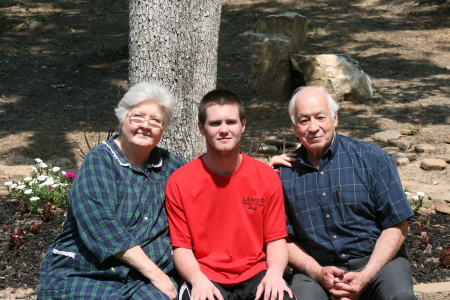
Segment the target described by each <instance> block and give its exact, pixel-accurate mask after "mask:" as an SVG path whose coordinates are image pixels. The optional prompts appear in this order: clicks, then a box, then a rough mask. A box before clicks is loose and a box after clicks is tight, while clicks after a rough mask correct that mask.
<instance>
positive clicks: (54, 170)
mask: <svg viewBox="0 0 450 300" xmlns="http://www.w3.org/2000/svg"><path fill="white" fill-rule="evenodd" d="M51 170H52V171H53V172H58V171H59V170H61V168H60V167H53V168H52V169H51Z"/></svg>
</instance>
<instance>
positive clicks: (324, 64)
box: [291, 54, 373, 101]
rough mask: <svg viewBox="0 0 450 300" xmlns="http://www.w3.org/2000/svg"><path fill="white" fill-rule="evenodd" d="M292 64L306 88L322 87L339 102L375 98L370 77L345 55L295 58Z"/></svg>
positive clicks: (297, 56) (300, 56) (296, 56)
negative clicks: (312, 86)
mask: <svg viewBox="0 0 450 300" xmlns="http://www.w3.org/2000/svg"><path fill="white" fill-rule="evenodd" d="M291 62H292V66H293V67H294V69H295V70H296V71H297V72H299V73H300V74H301V75H302V76H303V80H304V81H305V83H306V85H308V86H311V85H315V86H322V87H323V88H325V89H326V90H327V91H328V92H329V93H330V94H331V96H332V97H333V98H334V99H335V100H336V101H340V100H357V101H364V100H368V99H371V98H372V97H373V91H372V84H371V81H370V78H369V76H368V75H367V74H366V73H364V71H363V70H361V68H360V67H359V64H358V62H357V61H356V60H354V59H352V58H351V57H350V56H348V55H346V54H321V55H302V54H293V55H291Z"/></svg>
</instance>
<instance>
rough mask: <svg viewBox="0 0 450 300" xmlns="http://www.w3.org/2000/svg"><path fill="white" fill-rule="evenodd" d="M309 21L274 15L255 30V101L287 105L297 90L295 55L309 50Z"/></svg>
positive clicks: (252, 72)
mask: <svg viewBox="0 0 450 300" xmlns="http://www.w3.org/2000/svg"><path fill="white" fill-rule="evenodd" d="M306 36H307V21H306V17H304V16H302V15H299V14H297V13H285V14H281V15H271V16H268V17H265V18H263V19H261V20H260V21H259V22H258V23H257V24H256V26H255V30H254V33H253V34H252V39H251V52H252V54H251V58H250V68H251V69H250V79H249V89H250V92H251V95H252V98H256V99H259V100H271V101H283V100H287V99H289V98H290V97H291V95H292V91H293V90H294V89H295V87H296V82H295V81H296V80H295V72H294V70H293V68H292V65H291V59H290V57H291V54H293V53H298V51H301V50H303V49H304V48H305V41H306Z"/></svg>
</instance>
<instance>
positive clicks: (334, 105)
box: [288, 86, 339, 124]
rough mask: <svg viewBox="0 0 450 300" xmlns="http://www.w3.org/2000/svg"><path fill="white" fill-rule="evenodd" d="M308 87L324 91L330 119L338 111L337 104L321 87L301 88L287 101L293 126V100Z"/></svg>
mask: <svg viewBox="0 0 450 300" xmlns="http://www.w3.org/2000/svg"><path fill="white" fill-rule="evenodd" d="M310 87H314V88H318V89H319V90H321V91H324V92H325V93H326V94H327V100H328V108H329V109H330V112H331V118H334V116H335V115H336V113H337V111H338V110H339V104H337V102H336V100H334V99H333V97H331V95H330V93H328V91H327V90H326V89H324V88H323V87H321V86H301V87H299V88H298V89H296V90H295V91H294V94H293V95H292V98H291V100H290V101H289V108H288V110H289V115H290V116H291V121H292V123H293V124H294V123H295V100H296V98H297V96H298V94H300V92H301V91H303V90H304V89H306V88H310Z"/></svg>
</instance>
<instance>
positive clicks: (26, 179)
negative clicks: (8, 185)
mask: <svg viewBox="0 0 450 300" xmlns="http://www.w3.org/2000/svg"><path fill="white" fill-rule="evenodd" d="M32 179H33V178H31V177H25V178H24V179H23V180H25V181H30V180H32Z"/></svg>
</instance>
